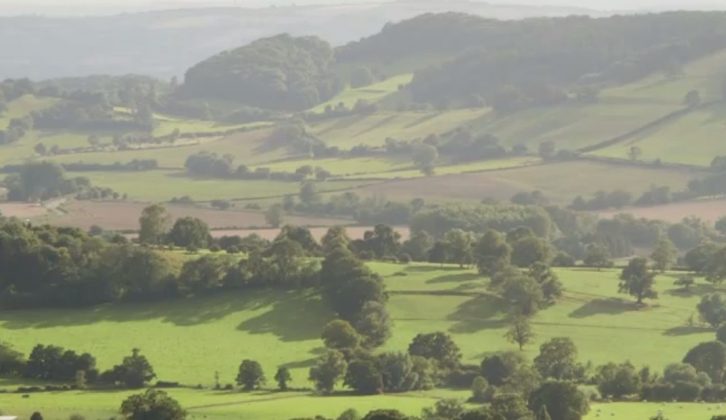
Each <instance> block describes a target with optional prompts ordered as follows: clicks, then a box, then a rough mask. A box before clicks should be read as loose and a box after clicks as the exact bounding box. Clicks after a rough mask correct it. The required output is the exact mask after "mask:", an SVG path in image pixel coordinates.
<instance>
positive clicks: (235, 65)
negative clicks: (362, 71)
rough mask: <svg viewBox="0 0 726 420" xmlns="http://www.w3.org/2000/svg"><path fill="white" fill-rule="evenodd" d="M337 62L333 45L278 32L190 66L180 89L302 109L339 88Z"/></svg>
mask: <svg viewBox="0 0 726 420" xmlns="http://www.w3.org/2000/svg"><path fill="white" fill-rule="evenodd" d="M333 61H334V58H333V50H332V48H331V47H330V45H328V44H327V43H326V42H325V41H322V40H320V39H319V38H315V37H301V38H293V37H291V36H289V35H278V36H274V37H271V38H264V39H260V40H257V41H254V42H252V43H251V44H249V45H247V46H244V47H241V48H237V49H235V50H231V51H226V52H224V53H221V54H218V55H215V56H214V57H211V58H209V59H207V60H205V61H202V62H201V63H199V64H197V65H195V66H194V67H192V68H190V69H189V70H188V71H187V73H186V76H185V80H184V85H183V86H182V88H181V91H182V93H183V94H184V95H186V96H193V97H204V98H217V99H223V100H232V101H236V102H241V103H244V104H246V105H249V106H252V107H258V108H269V109H279V110H286V111H299V110H303V109H306V108H309V107H311V106H314V105H317V104H319V103H321V102H323V101H325V100H328V99H330V98H331V97H332V96H333V95H334V94H335V93H336V92H338V91H339V90H340V88H341V87H342V84H341V83H340V81H339V80H338V78H337V77H336V76H335V74H334V73H333V69H332V64H333Z"/></svg>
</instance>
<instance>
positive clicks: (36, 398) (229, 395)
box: [0, 389, 726, 420]
mask: <svg viewBox="0 0 726 420" xmlns="http://www.w3.org/2000/svg"><path fill="white" fill-rule="evenodd" d="M167 392H169V394H171V396H172V397H173V398H175V399H177V400H178V401H179V402H180V403H181V404H182V406H183V407H185V409H186V410H187V411H188V413H189V416H190V418H191V419H211V420H227V419H230V420H231V419H260V420H285V419H289V418H293V417H313V416H315V415H323V416H325V417H330V418H335V417H337V416H338V415H339V414H340V413H342V412H343V411H345V410H347V409H349V408H354V409H355V410H356V411H358V412H359V413H361V414H364V413H366V412H368V411H370V410H374V409H379V408H395V409H397V410H400V411H402V412H403V413H405V414H408V415H419V414H420V413H421V410H422V409H424V408H427V407H431V406H433V405H434V404H435V403H436V401H437V400H438V399H441V398H457V399H465V398H467V397H468V396H469V393H468V392H465V391H458V392H457V391H446V390H436V391H429V392H416V393H407V394H400V395H379V396H368V397H359V396H343V395H337V396H331V397H319V396H315V395H310V394H309V393H300V392H286V393H275V392H255V393H249V394H247V393H240V392H238V391H233V392H214V391H205V390H201V391H200V390H192V389H172V390H168V391H167ZM133 393H134V392H130V391H116V392H66V393H43V394H33V395H32V396H31V398H27V399H24V398H21V396H20V395H19V394H2V395H0V408H2V409H3V411H4V412H5V413H13V414H18V415H20V416H21V418H28V417H30V415H31V414H32V413H33V412H35V411H40V412H42V413H43V415H44V416H45V417H46V418H49V419H53V420H55V419H63V420H64V419H67V418H69V417H70V416H71V415H73V414H78V413H82V414H83V415H84V417H85V418H86V419H89V420H101V419H108V418H110V417H112V416H114V415H118V408H119V407H120V405H121V401H123V400H124V399H125V398H126V397H128V396H129V395H131V394H133ZM59 400H60V401H62V403H59ZM659 412H662V413H663V414H664V415H665V417H666V418H669V419H678V420H708V419H709V418H711V417H712V416H714V415H717V414H721V415H723V414H725V413H726V409H725V408H724V406H723V405H722V404H696V403H671V404H661V403H610V404H591V407H590V413H589V414H588V415H587V416H585V420H595V419H602V418H612V419H617V420H643V419H648V418H651V417H653V416H655V415H656V414H657V413H659Z"/></svg>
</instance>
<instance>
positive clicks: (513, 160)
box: [345, 156, 541, 179]
mask: <svg viewBox="0 0 726 420" xmlns="http://www.w3.org/2000/svg"><path fill="white" fill-rule="evenodd" d="M540 162H541V160H540V159H539V158H537V157H534V156H517V157H510V158H503V159H491V160H483V161H478V162H467V163H458V164H451V165H442V166H437V167H436V169H435V171H434V172H435V175H451V174H464V173H473V172H485V171H496V170H499V169H512V168H520V167H524V166H532V165H537V164H538V163H540ZM421 177H424V174H422V173H421V171H420V170H418V169H404V170H392V171H386V172H369V173H365V176H361V175H350V176H346V177H345V178H347V179H355V178H375V179H408V178H421Z"/></svg>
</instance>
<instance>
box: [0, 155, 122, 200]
mask: <svg viewBox="0 0 726 420" xmlns="http://www.w3.org/2000/svg"><path fill="white" fill-rule="evenodd" d="M13 169H15V170H16V171H17V173H13V174H11V175H8V176H7V177H6V178H5V180H3V184H4V185H5V187H6V188H7V189H8V193H7V198H8V200H10V201H36V200H48V199H51V198H55V197H60V196H64V195H70V194H75V195H76V196H77V197H79V198H118V197H119V194H118V193H116V192H114V191H113V190H111V189H109V188H100V187H95V186H93V185H92V184H91V182H90V181H89V180H88V178H84V177H75V178H68V177H67V176H66V174H65V170H64V169H63V167H62V166H61V165H59V164H57V163H52V162H46V161H43V162H30V163H26V164H24V165H21V166H19V167H17V168H13Z"/></svg>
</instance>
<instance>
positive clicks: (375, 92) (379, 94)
mask: <svg viewBox="0 0 726 420" xmlns="http://www.w3.org/2000/svg"><path fill="white" fill-rule="evenodd" d="M412 79H413V74H411V73H404V74H399V75H396V76H393V77H390V78H388V79H386V80H383V81H381V82H377V83H373V84H371V85H368V86H363V87H359V88H351V87H348V88H347V89H345V90H343V91H342V92H341V93H339V94H338V95H336V96H335V97H334V98H333V99H331V100H329V101H327V102H324V103H322V104H320V105H318V106H316V107H315V108H313V109H312V110H311V111H312V112H316V113H320V112H324V111H325V108H326V107H328V106H332V107H333V108H335V107H336V106H337V105H338V104H340V103H342V104H343V105H345V107H346V108H348V109H352V108H353V106H355V104H356V102H358V101H360V100H363V101H367V102H370V103H375V102H378V101H380V100H382V99H383V98H385V97H386V96H388V95H390V94H392V93H396V92H397V91H398V87H399V86H402V85H407V84H409V83H411V80H412Z"/></svg>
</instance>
